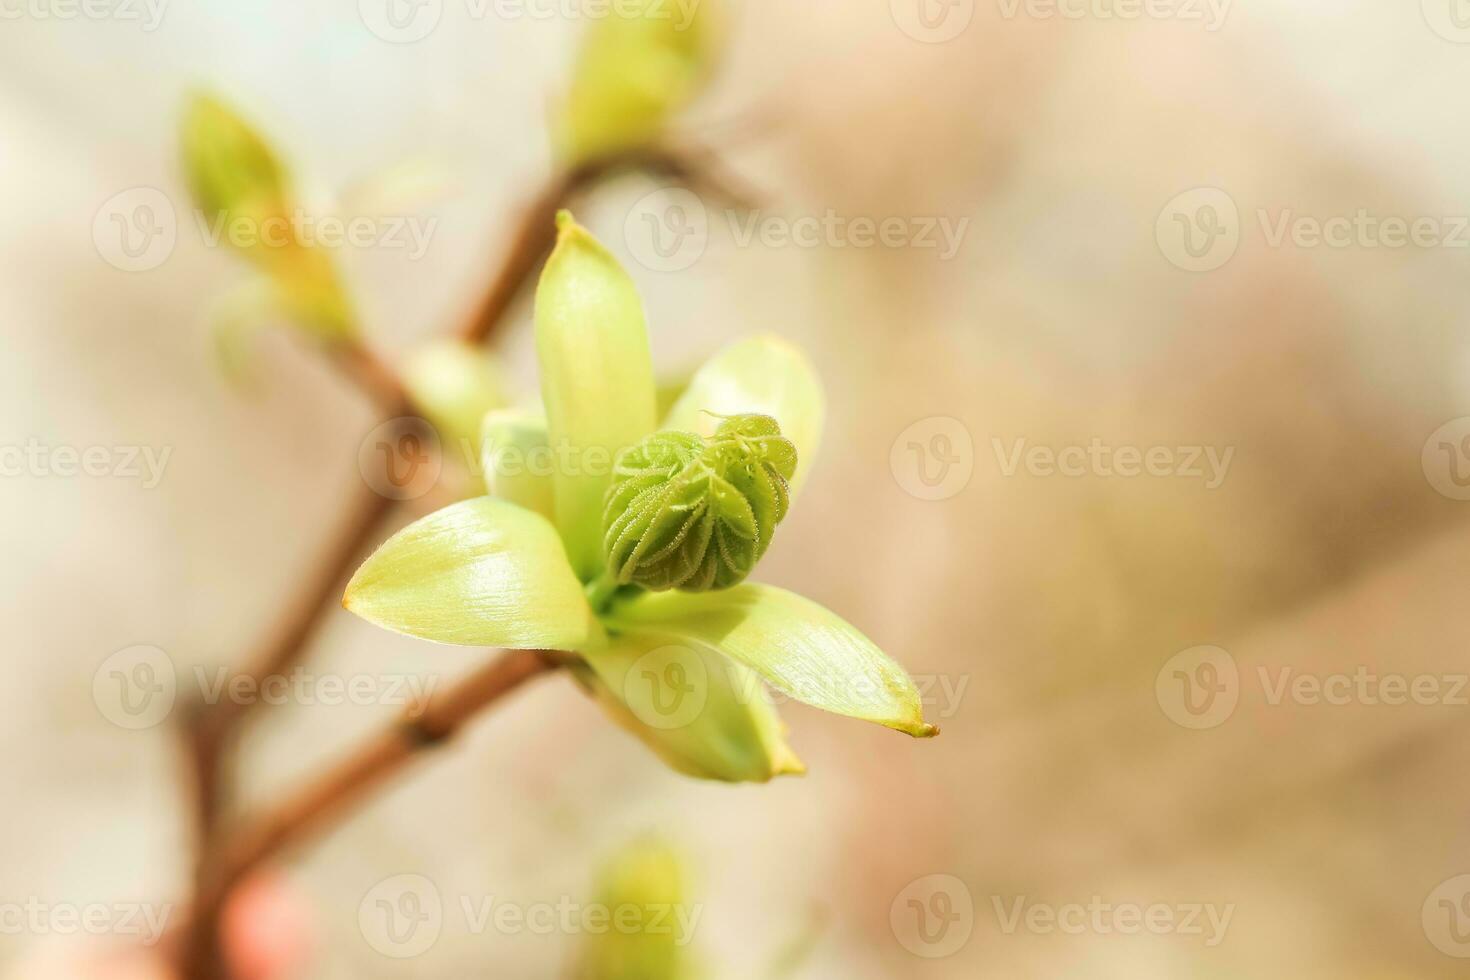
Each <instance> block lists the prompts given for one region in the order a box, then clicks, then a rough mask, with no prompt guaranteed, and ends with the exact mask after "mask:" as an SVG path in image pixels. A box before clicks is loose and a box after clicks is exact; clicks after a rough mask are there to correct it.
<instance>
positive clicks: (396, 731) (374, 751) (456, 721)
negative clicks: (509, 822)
mask: <svg viewBox="0 0 1470 980" xmlns="http://www.w3.org/2000/svg"><path fill="white" fill-rule="evenodd" d="M562 663H563V658H562V657H561V656H560V655H558V654H556V653H554V652H550V651H532V650H513V651H510V652H508V653H505V654H503V655H501V656H500V657H499V658H497V659H495V660H492V661H491V662H490V663H489V664H487V665H486V666H485V667H483V668H481V669H479V670H477V671H476V672H474V673H473V674H471V675H470V676H468V677H466V678H465V679H464V680H461V681H459V682H458V683H456V684H454V685H453V686H451V687H449V688H447V689H445V690H444V691H442V692H440V693H438V694H436V695H434V696H433V697H431V698H430V699H429V700H428V702H427V703H425V704H424V705H422V706H421V707H420V708H419V709H418V710H417V711H416V712H415V713H411V714H409V715H406V716H405V717H403V718H401V719H400V720H399V721H397V722H396V723H394V724H393V725H391V726H389V727H388V728H386V729H384V730H383V731H380V732H378V733H377V734H376V735H374V736H373V737H372V738H370V739H369V740H368V741H367V742H365V743H363V744H362V745H361V746H360V747H358V748H357V749H356V750H355V751H353V752H352V754H351V755H349V756H347V757H346V758H345V759H343V760H342V761H341V762H339V763H337V764H336V765H335V766H333V767H332V768H331V769H329V770H328V771H327V772H326V773H324V774H323V775H321V776H319V777H317V778H316V779H314V780H312V781H311V782H310V783H309V784H307V785H306V786H304V787H302V788H301V789H300V790H298V791H296V792H295V793H292V794H290V795H289V796H288V797H287V798H286V799H285V800H284V801H283V802H281V803H280V804H278V805H276V806H274V807H271V808H270V809H268V810H267V811H266V812H265V813H263V814H262V815H261V816H259V817H258V818H255V819H252V820H248V821H247V822H246V824H245V829H244V830H242V831H241V832H240V833H239V834H238V835H236V836H235V837H234V838H233V840H232V843H231V844H230V845H229V846H228V847H225V848H222V849H220V850H219V851H218V853H217V854H216V855H215V857H214V859H213V860H211V861H210V863H209V866H208V869H207V871H206V873H205V876H204V877H203V879H202V880H201V882H200V885H201V887H200V890H199V892H198V894H197V896H196V899H195V903H194V907H193V912H192V915H191V918H190V921H189V923H188V924H187V925H186V926H185V929H186V930H187V931H186V935H185V937H184V941H183V945H182V947H181V955H182V957H183V960H182V965H183V971H184V976H185V977H190V978H196V980H205V978H209V980H214V978H216V977H218V976H219V975H220V967H219V965H218V964H219V963H220V959H219V956H218V949H217V945H218V936H217V933H216V930H215V928H214V923H215V922H216V921H217V920H218V918H219V913H220V911H221V909H222V908H223V906H224V902H225V900H226V898H228V896H229V894H230V891H231V889H233V888H234V887H235V885H237V884H238V883H239V882H240V881H241V880H242V879H243V878H244V877H245V876H246V875H248V874H249V873H250V872H251V871H252V870H254V869H255V868H257V867H259V866H260V864H261V863H262V862H264V861H266V860H268V859H270V858H272V857H276V856H278V855H280V854H281V853H282V852H284V851H286V850H288V849H290V848H292V847H295V846H299V845H300V844H302V843H303V842H304V841H306V840H308V839H310V838H311V837H312V836H314V835H316V834H319V833H321V832H322V831H323V830H325V829H326V828H327V827H329V826H330V825H331V824H332V823H333V822H334V821H335V820H338V819H340V818H341V817H342V816H343V815H344V814H345V813H347V812H349V811H350V809H351V807H352V805H353V804H355V803H360V802H361V801H362V800H363V799H365V798H366V797H368V796H370V795H371V794H372V793H373V791H374V790H376V789H378V788H379V787H380V786H381V785H382V784H383V783H385V782H387V781H388V780H389V779H390V778H392V777H393V776H395V775H397V774H398V773H399V772H401V771H402V770H403V769H404V768H405V767H406V766H407V765H408V764H409V763H410V762H412V761H413V760H414V759H415V758H417V757H419V756H420V755H422V754H423V752H424V750H425V749H428V748H432V747H435V746H438V745H442V744H444V743H446V742H448V741H449V740H450V739H452V738H453V737H454V736H455V735H456V734H458V732H459V731H460V730H461V729H462V728H463V727H464V725H465V723H466V722H468V721H469V720H470V719H472V718H473V717H475V716H476V715H477V714H479V713H480V712H482V711H484V710H485V709H486V708H488V707H490V706H491V705H493V704H494V703H496V702H497V701H499V700H500V699H501V698H503V697H504V696H506V695H507V694H509V693H511V692H512V691H514V690H516V689H517V688H519V687H520V686H521V685H522V684H524V683H525V682H527V681H529V680H531V679H532V678H535V677H538V676H540V675H542V674H545V673H547V672H549V671H551V670H554V669H556V668H557V667H559V666H561V665H562Z"/></svg>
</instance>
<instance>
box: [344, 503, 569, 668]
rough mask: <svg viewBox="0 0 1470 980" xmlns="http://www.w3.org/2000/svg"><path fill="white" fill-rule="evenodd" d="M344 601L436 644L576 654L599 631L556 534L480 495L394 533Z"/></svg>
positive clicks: (533, 517) (525, 513)
mask: <svg viewBox="0 0 1470 980" xmlns="http://www.w3.org/2000/svg"><path fill="white" fill-rule="evenodd" d="M342 604H343V605H344V606H346V607H347V608H348V609H349V610H351V611H352V612H354V613H356V614H357V615H359V616H361V617H362V618H363V619H366V620H367V621H368V622H370V623H376V624H377V625H379V626H382V627H383V628H385V629H390V630H393V631H394V632H397V633H407V634H408V635H410V636H417V637H420V638H422V639H425V640H434V641H436V642H439V643H462V644H467V645H472V646H496V647H524V648H530V649H538V650H572V649H575V648H577V647H579V646H581V645H583V644H585V643H586V642H587V641H588V639H589V637H591V636H593V635H595V634H596V633H597V632H598V630H597V627H596V624H595V621H594V619H593V616H592V610H591V607H589V606H588V605H587V599H586V596H585V594H584V593H583V591H582V586H581V583H579V582H578V581H577V577H576V576H575V575H573V574H572V570H571V567H570V566H569V565H568V564H567V556H566V552H565V551H564V550H563V549H562V544H561V540H560V539H559V538H558V537H557V534H556V529H555V528H553V527H552V526H551V524H550V523H549V522H548V521H547V520H546V519H545V518H544V517H542V516H540V515H539V514H533V513H532V512H531V511H529V510H525V509H524V508H521V507H517V506H515V505H514V504H509V503H506V502H505V501H503V500H496V499H494V498H492V497H476V498H475V499H473V500H463V501H460V502H459V503H457V504H451V505H450V506H448V507H445V508H444V509H443V510H439V511H435V512H434V513H432V514H430V515H429V516H428V517H425V518H422V519H420V520H417V521H415V522H414V523H412V524H410V525H409V526H408V527H406V528H404V529H403V530H401V531H399V532H398V533H397V534H395V535H393V537H391V538H389V539H388V540H387V541H386V542H384V543H383V545H382V546H381V547H379V548H378V550H377V551H375V552H373V553H372V554H371V555H370V556H369V557H368V559H367V561H365V562H363V563H362V567H361V568H359V569H358V570H357V574H355V575H353V576H352V581H351V582H349V583H348V584H347V594H346V595H345V596H344V597H343V599H342Z"/></svg>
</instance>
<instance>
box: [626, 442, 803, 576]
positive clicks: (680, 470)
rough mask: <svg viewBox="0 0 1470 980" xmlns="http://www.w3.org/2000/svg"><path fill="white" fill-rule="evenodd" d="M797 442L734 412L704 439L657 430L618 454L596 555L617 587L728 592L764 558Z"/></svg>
mask: <svg viewBox="0 0 1470 980" xmlns="http://www.w3.org/2000/svg"><path fill="white" fill-rule="evenodd" d="M795 470H796V447H795V446H793V445H792V444H791V440H789V439H786V438H784V437H783V436H782V435H781V428H780V426H778V425H777V424H776V420H775V419H773V418H771V417H770V416H767V415H737V416H734V417H733V418H729V419H726V420H724V421H723V422H721V423H720V426H719V428H717V429H716V430H715V434H714V435H713V436H711V437H710V438H709V439H702V438H700V437H699V436H697V435H695V434H694V433H692V432H656V433H654V434H653V435H651V436H649V437H648V438H647V439H644V440H643V441H642V442H641V443H639V444H638V445H636V446H633V447H631V448H629V449H627V450H626V451H624V452H623V453H622V454H620V455H619V456H618V460H617V463H616V465H615V466H614V467H613V482H612V485H611V486H610V487H608V491H607V502H606V504H605V506H604V508H603V528H604V532H603V535H604V536H603V551H604V554H605V555H606V558H607V567H608V571H609V572H610V573H611V574H612V576H613V577H614V578H615V579H616V581H617V582H618V583H619V584H621V585H627V584H629V583H632V584H634V585H640V586H642V587H643V588H645V589H649V590H650V591H655V592H659V591H663V590H665V589H675V588H677V589H683V590H685V591H687V592H704V591H706V590H709V589H728V588H730V587H731V586H733V585H736V584H738V583H740V582H741V581H743V580H744V579H745V577H746V576H747V575H749V574H750V571H751V569H753V568H754V567H755V563H756V562H757V561H759V560H760V557H761V555H763V554H765V552H766V548H767V547H768V546H769V545H770V543H771V536H772V535H773V534H774V533H775V530H776V525H777V524H778V523H780V521H781V520H782V518H784V517H785V516H786V509H787V506H788V504H789V501H790V491H789V489H788V488H787V483H786V481H787V480H789V479H790V478H791V475H792V473H794V472H795Z"/></svg>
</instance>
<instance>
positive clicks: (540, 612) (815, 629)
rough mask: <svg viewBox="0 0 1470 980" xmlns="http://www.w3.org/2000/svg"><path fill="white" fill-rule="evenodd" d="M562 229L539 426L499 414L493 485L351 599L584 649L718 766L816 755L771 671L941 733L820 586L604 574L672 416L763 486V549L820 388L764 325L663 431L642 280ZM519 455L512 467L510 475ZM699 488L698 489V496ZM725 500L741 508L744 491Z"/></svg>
mask: <svg viewBox="0 0 1470 980" xmlns="http://www.w3.org/2000/svg"><path fill="white" fill-rule="evenodd" d="M558 224H559V228H560V233H559V237H558V242H557V246H556V249H555V251H554V252H553V253H552V256H551V258H550V259H549V260H548V261H547V264H546V268H545V270H544V271H543V273H542V276H541V282H540V285H539V287H538V288H537V292H536V343H537V349H538V354H539V359H540V365H541V382H542V395H543V401H544V403H545V409H546V415H545V420H544V422H543V421H542V420H540V419H538V418H536V417H534V416H528V415H523V414H508V413H498V412H497V413H491V415H490V416H489V417H488V418H487V420H486V427H485V433H486V446H485V456H486V460H487V467H488V468H489V469H490V470H491V472H490V473H488V474H487V478H488V481H489V483H490V486H491V488H492V490H493V491H494V492H495V493H496V494H497V496H492V497H480V498H476V499H473V500H467V501H462V502H460V503H457V504H453V505H451V506H449V507H446V508H445V509H443V510H441V511H438V512H437V513H434V514H431V515H429V516H428V517H425V518H423V519H421V520H419V521H417V522H416V523H414V524H411V525H410V526H408V527H407V528H404V529H403V530H402V531H400V532H399V533H398V534H396V535H394V536H393V537H392V538H391V539H389V540H388V541H387V542H386V543H385V544H384V545H383V546H382V547H380V548H379V549H378V550H377V551H376V552H375V553H374V554H373V555H372V556H371V557H369V558H368V560H367V561H366V562H364V564H363V566H362V567H361V568H360V569H359V570H358V572H357V574H356V575H355V576H354V577H353V579H352V581H351V582H350V583H349V584H348V587H347V595H346V597H345V600H344V603H345V605H346V606H347V608H349V609H350V610H352V611H353V612H354V613H356V614H358V615H359V616H362V617H363V618H365V619H367V620H370V621H371V622H374V623H377V624H378V625H380V626H383V627H385V628H388V629H392V630H396V631H398V632H402V633H407V634H410V635H413V636H418V637H422V638H424V639H429V640H436V641H439V642H443V643H462V644H471V645H476V646H495V647H520V648H531V649H552V650H565V651H571V652H574V653H577V654H579V655H580V659H579V661H578V662H577V663H576V665H575V666H574V668H573V671H574V673H575V675H576V677H577V678H578V680H579V681H580V682H581V683H582V684H583V685H584V686H585V687H586V688H587V689H588V691H589V692H590V693H591V694H592V695H593V696H594V697H595V698H596V699H597V701H598V702H599V703H600V704H602V705H603V706H604V707H605V708H606V709H607V710H608V711H609V713H610V714H611V715H612V716H613V718H614V719H615V720H617V721H618V722H619V723H621V724H622V725H624V726H625V727H627V728H628V729H629V730H630V731H632V732H633V733H634V734H635V735H637V736H638V737H639V738H641V739H642V740H643V741H645V742H646V743H647V744H648V745H649V746H650V747H652V748H653V749H654V750H655V751H656V752H657V753H658V754H659V755H660V756H661V757H662V758H663V759H664V760H665V761H666V762H668V763H669V764H670V765H671V766H673V767H674V768H675V769H677V770H679V771H681V772H684V773H687V774H689V775H693V776H698V777H702V778H708V779H721V780H727V781H732V782H733V781H764V780H767V779H770V778H771V777H772V776H775V775H779V774H781V773H792V772H800V771H802V767H801V763H800V761H799V760H798V759H797V758H796V755H795V753H794V752H792V750H791V748H790V747H789V746H788V745H787V744H786V740H785V731H784V728H783V726H782V725H781V722H780V719H779V718H778V717H777V715H776V712H775V709H774V707H773V706H772V704H771V702H770V700H769V699H768V698H767V697H766V696H765V693H764V688H763V685H765V684H768V685H770V686H771V687H773V688H775V689H777V690H779V691H782V692H784V693H786V694H788V695H790V696H791V697H793V698H795V699H796V700H799V701H803V702H805V703H807V704H810V705H813V706H815V707H818V708H822V709H824V710H826V711H831V712H834V713H836V714H841V715H847V716H849V717H852V718H859V719H862V720H865V721H872V722H876V723H878V724H880V725H885V726H887V727H889V728H893V729H897V730H898V731H902V732H906V733H908V734H910V735H914V736H928V735H933V734H934V733H935V729H934V728H933V727H932V726H930V725H929V724H927V723H926V722H925V721H924V719H923V712H922V708H921V706H920V702H919V694H918V691H917V689H916V688H915V686H914V684H913V681H912V680H911V679H910V678H909V676H908V675H907V674H906V673H905V672H904V671H903V669H902V668H900V667H899V666H898V665H897V664H895V663H894V662H893V661H892V660H890V659H889V658H888V657H887V656H886V655H884V654H883V652H882V651H880V650H879V649H878V648H877V647H876V646H874V645H873V643H872V642H871V641H869V640H868V639H867V638H866V637H865V636H863V634H862V633H860V632H859V631H858V630H857V629H855V628H854V627H852V626H851V625H849V624H848V623H847V622H845V621H843V620H842V619H841V618H840V617H838V616H836V615H835V614H833V613H832V612H830V611H828V610H827V609H824V608H823V607H822V606H820V605H818V604H816V603H814V602H812V601H811V600H809V599H805V598H803V597H801V596H799V595H796V594H794V593H791V592H787V591H784V590H781V589H777V588H774V587H772V586H768V585H760V584H755V583H752V582H739V584H734V583H735V582H737V581H739V579H740V578H743V573H744V572H748V571H749V568H748V567H741V568H740V571H741V573H742V574H741V575H738V576H734V577H726V578H725V579H722V580H721V579H716V578H713V577H712V578H711V580H710V581H709V582H708V583H705V586H706V587H707V590H704V591H680V590H678V589H674V588H671V589H669V590H668V591H647V590H646V589H645V588H642V587H640V585H639V582H640V579H639V578H638V576H636V575H623V574H621V572H622V571H624V570H625V569H624V568H623V566H622V565H620V566H619V568H618V569H616V570H612V569H609V568H608V565H607V560H606V557H607V555H608V554H609V553H611V554H613V555H614V556H615V558H616V559H617V560H618V561H619V562H621V561H623V560H624V559H626V558H627V557H628V556H629V554H631V553H630V552H625V551H622V550H619V547H620V546H609V545H608V544H607V540H608V531H609V530H610V529H611V527H612V525H613V524H614V523H615V522H616V521H617V519H618V513H617V508H616V506H614V508H613V509H612V512H610V513H607V514H605V513H604V510H605V507H606V505H607V504H608V503H609V501H614V500H616V499H617V494H616V492H615V491H614V492H613V493H611V494H610V492H609V491H610V488H612V487H613V486H614V483H615V477H614V472H615V467H616V465H617V464H618V463H619V462H630V461H636V460H637V459H638V458H639V457H637V456H636V453H635V454H633V455H629V456H624V455H622V454H623V452H624V451H625V450H629V449H630V448H632V447H636V446H639V445H640V444H644V441H645V440H646V439H648V437H650V436H652V435H654V434H655V433H656V432H659V433H666V434H667V433H683V435H674V436H669V435H665V436H660V437H658V438H659V439H666V440H672V441H673V442H675V443H678V444H679V445H682V446H685V447H686V448H687V450H688V452H689V453H691V454H692V453H695V451H696V449H697V450H698V454H699V459H700V460H704V461H706V462H707V461H708V460H707V458H706V457H705V456H704V453H705V451H706V448H707V447H717V451H716V453H715V455H716V457H718V458H717V459H716V462H717V463H718V467H717V468H719V469H720V472H722V473H723V474H724V476H725V477H731V476H734V477H735V478H736V479H735V483H736V484H739V486H741V487H744V488H745V489H744V490H740V491H739V492H738V493H737V496H739V497H741V498H742V499H743V500H745V501H747V502H748V501H749V500H752V499H754V500H755V503H754V504H751V505H750V513H749V515H748V519H749V521H750V522H752V523H748V524H745V525H744V526H745V527H746V531H747V532H748V534H749V535H752V536H753V537H748V538H747V540H748V541H756V542H757V545H756V546H755V547H754V549H753V550H752V552H750V553H753V554H754V555H755V557H758V552H759V551H761V550H764V543H762V542H769V538H770V533H771V530H772V529H773V527H774V523H775V520H774V518H775V515H776V514H777V513H778V512H779V513H780V514H781V515H782V516H784V515H785V513H786V509H787V506H788V505H791V506H792V508H793V509H795V504H796V501H797V498H798V497H799V495H800V492H801V486H802V482H803V480H804V477H805V475H806V473H807V472H808V471H809V469H810V467H811V463H812V460H813V458H814V457H815V455H816V448H817V442H818V439H819V436H820V432H821V426H822V393H821V387H820V385H819V383H818V381H817V378H816V375H815V373H814V372H813V370H812V367H811V364H810V362H809V361H808V360H807V358H806V357H805V356H804V355H803V354H802V353H801V352H800V351H798V350H797V349H796V348H794V347H792V346H791V345H790V344H788V343H786V342H784V341H782V340H779V339H777V338H774V337H769V336H763V337H755V338H751V339H748V340H743V341H740V342H737V343H735V344H733V345H732V346H730V347H728V348H726V349H725V350H723V351H721V352H719V353H718V354H716V355H715V356H714V357H713V358H712V359H711V360H710V361H708V362H707V363H706V364H705V365H704V366H703V367H702V368H700V370H699V371H698V372H697V373H696V374H695V376H694V377H693V379H692V380H691V381H690V383H689V386H688V388H687V389H685V391H684V393H683V394H682V395H681V396H680V397H679V399H678V401H677V402H676V403H675V404H674V406H673V408H672V409H671V410H670V412H669V413H668V415H667V416H666V417H665V418H664V419H663V420H662V424H661V425H660V423H659V421H658V420H657V419H656V416H655V409H654V406H655V388H654V380H653V368H652V362H651V359H650V356H649V350H648V332H647V328H646V326H645V324H644V317H643V305H642V302H641V300H640V299H639V297H638V293H637V291H636V290H635V288H634V286H633V283H632V280H631V279H629V277H628V275H627V273H626V272H625V271H624V270H623V269H622V267H621V266H620V265H619V264H618V262H617V260H616V259H614V258H613V257H612V255H611V254H610V253H608V252H607V250H606V249H604V248H603V247H602V246H601V245H600V244H599V243H598V242H597V241H596V240H594V239H593V237H592V236H591V235H590V234H589V233H588V232H587V231H586V230H585V229H583V228H581V227H580V226H578V225H577V224H576V223H575V222H574V221H572V219H571V216H570V215H568V214H566V213H565V212H563V213H562V215H561V216H559V218H558ZM752 417H754V418H752ZM722 427H723V429H722ZM741 440H743V441H741ZM721 454H724V455H721ZM512 458H514V461H515V464H516V465H515V467H514V470H515V471H514V473H513V474H511V475H510V477H509V478H507V479H505V480H501V479H499V478H498V476H497V473H496V471H498V470H499V469H501V468H506V469H510V468H511V467H510V466H509V465H508V460H511V459H512ZM691 459H693V457H692V456H691ZM732 467H733V468H734V469H732ZM736 470H738V473H737V472H736ZM772 474H774V475H775V476H776V477H779V479H780V481H781V484H782V485H781V486H780V487H777V485H776V484H775V482H774V480H772V479H771V477H772ZM762 481H767V482H768V483H769V484H770V485H769V486H767V482H762ZM732 485H733V484H732ZM711 492H714V491H711ZM719 492H720V493H724V491H723V490H721V491H719ZM697 497H698V495H697V494H696V495H693V496H689V497H687V499H684V501H683V502H684V504H685V505H687V506H688V507H690V508H694V507H695V506H696V505H697V503H698V500H697V499H696V498H697ZM707 499H710V500H713V499H714V498H712V497H711V498H707ZM718 506H719V507H721V508H725V509H723V510H722V511H721V513H724V514H734V513H735V512H736V510H737V509H738V508H737V507H736V506H735V502H734V501H733V500H726V501H725V502H724V503H720V504H719V505H718ZM693 512H694V511H693V509H690V510H688V511H687V513H693ZM742 513H743V512H742ZM744 520H745V518H742V519H741V521H735V523H736V524H740V523H741V522H742V521H744ZM659 533H663V532H659ZM668 540H670V541H672V540H673V538H669V539H668ZM732 540H733V539H732ZM615 545H616V543H615ZM747 557H749V555H748V554H747ZM690 560H692V558H691V559H690ZM753 562H754V558H750V559H749V564H753ZM736 564H740V565H743V564H745V561H744V559H741V560H740V561H738V562H736ZM643 584H645V585H654V586H659V585H662V584H671V583H664V582H661V581H659V580H658V579H657V578H656V577H655V578H653V579H645V580H643ZM679 584H688V580H687V579H681V581H680V583H679Z"/></svg>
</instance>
